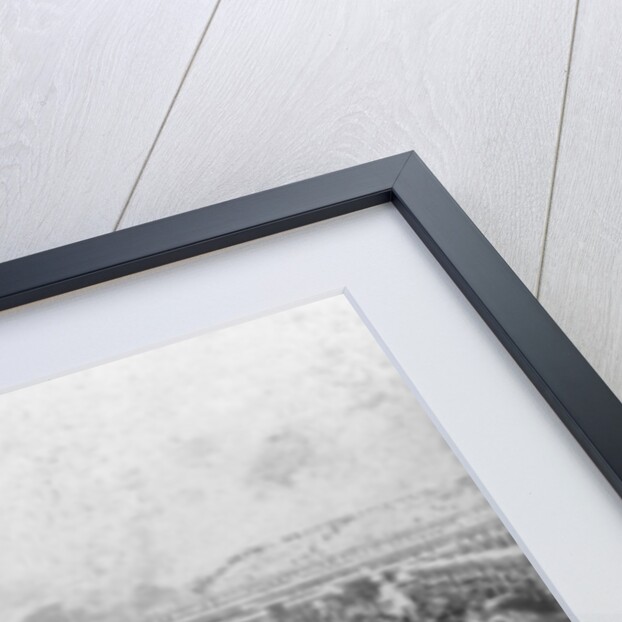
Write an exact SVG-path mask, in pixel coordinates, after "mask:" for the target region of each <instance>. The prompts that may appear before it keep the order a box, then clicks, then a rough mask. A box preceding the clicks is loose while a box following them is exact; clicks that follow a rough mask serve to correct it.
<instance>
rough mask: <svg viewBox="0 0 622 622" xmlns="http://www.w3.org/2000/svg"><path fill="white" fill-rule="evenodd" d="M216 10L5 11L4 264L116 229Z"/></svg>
mask: <svg viewBox="0 0 622 622" xmlns="http://www.w3.org/2000/svg"><path fill="white" fill-rule="evenodd" d="M214 3H215V0H187V1H184V2H183V4H181V5H177V3H173V2H167V1H165V0H157V1H155V2H151V1H148V0H128V1H127V2H98V1H96V0H81V1H80V2H76V1H73V0H66V1H63V0H51V1H47V2H44V1H42V2H35V1H34V0H27V1H24V0H6V1H4V2H2V3H0V261H2V260H7V259H10V258H13V257H16V256H20V255H26V254H28V253H32V252H35V251H39V250H43V249H46V248H50V247H52V246H58V245H61V244H65V243H68V242H72V241H75V240H78V239H80V238H85V237H90V236H93V235H96V234H99V233H105V232H108V231H111V230H112V229H113V228H114V225H115V223H116V220H117V218H118V217H119V215H120V213H121V211H122V209H123V206H124V205H125V202H126V200H127V198H128V196H129V194H130V190H131V188H132V186H133V184H134V181H135V179H136V177H137V175H138V173H139V171H140V168H141V166H142V165H143V162H144V160H145V158H146V156H147V153H148V151H149V148H150V147H151V145H152V143H153V140H154V139H155V136H156V134H157V131H158V128H159V126H160V124H161V123H162V120H163V118H164V116H165V114H166V111H167V109H168V107H169V105H170V103H171V100H172V98H173V96H174V94H175V92H176V90H177V88H178V85H179V83H180V81H181V79H182V77H183V75H184V72H185V70H186V68H187V66H188V63H189V61H190V59H191V57H192V54H193V52H194V50H195V48H196V46H197V44H198V42H199V40H200V38H201V35H202V33H203V30H204V28H205V25H206V24H207V21H208V19H209V17H210V15H211V11H212V10H213V7H214Z"/></svg>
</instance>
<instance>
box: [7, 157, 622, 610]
mask: <svg viewBox="0 0 622 622" xmlns="http://www.w3.org/2000/svg"><path fill="white" fill-rule="evenodd" d="M0 305H1V308H2V309H3V311H2V313H0V343H1V344H2V356H1V357H0V391H1V392H2V395H0V498H1V499H2V503H1V506H0V508H1V509H0V612H1V614H2V619H3V620H6V621H7V622H165V621H166V622H216V621H217V620H218V621H221V620H232V621H234V622H238V621H239V622H241V621H245V622H246V621H251V620H257V621H260V620H265V621H271V622H272V621H281V622H285V621H287V622H289V621H296V622H303V621H304V622H337V621H340V622H351V621H354V620H357V621H358V622H372V621H379V620H385V621H391V620H392V621H395V622H397V621H400V622H404V621H409V622H431V621H435V622H440V621H441V620H442V621H444V622H448V621H455V622H562V621H564V620H568V619H570V620H580V621H581V622H583V621H587V622H592V621H593V622H614V621H616V622H619V620H620V619H622V617H621V616H622V604H621V603H620V599H619V584H620V577H621V576H622V566H621V565H620V559H622V501H621V500H620V494H622V452H620V450H619V448H620V447H621V446H622V405H621V404H620V402H619V401H618V400H617V399H616V398H615V396H614V395H613V393H612V392H611V391H610V390H609V389H608V388H607V386H606V385H605V384H604V383H603V381H602V380H601V379H600V378H599V377H598V375H597V374H596V373H595V372H594V370H593V369H592V368H591V367H590V366H589V364H588V363H587V362H586V361H585V359H584V358H583V357H582V356H581V354H580V353H579V352H578V350H577V349H576V348H575V347H574V346H573V345H572V343H571V342H570V341H569V340H568V339H567V338H566V336H565V335H564V334H563V332H562V331H561V330H560V329H559V327H557V326H556V324H555V323H554V322H553V320H552V319H551V318H550V317H549V316H548V314H547V313H546V312H545V311H544V309H543V308H542V307H541V306H540V305H539V303H538V301H537V300H536V299H535V298H534V297H533V296H532V295H531V294H530V292H529V291H528V290H527V289H526V288H525V287H524V286H523V285H522V283H521V282H520V280H519V279H518V277H516V275H514V273H513V272H512V271H511V270H510V268H509V267H508V266H507V264H505V262H504V261H503V260H502V259H501V257H500V256H499V255H498V254H497V253H496V251H495V250H494V249H493V247H492V246H491V245H490V244H489V243H488V241H487V240H486V239H485V237H484V236H483V235H482V234H481V232H479V231H478V229H477V228H476V227H475V226H474V225H473V223H472V222H471V221H470V220H469V219H468V217H467V216H466V215H465V214H464V212H463V211H462V210H461V209H460V207H459V206H458V205H457V204H456V203H455V202H454V201H453V199H452V198H451V197H450V196H449V195H448V193H447V192H446V191H445V189H444V188H443V187H442V185H441V184H440V183H439V182H438V180H437V179H436V178H435V177H434V176H433V174H432V173H431V172H430V171H429V170H428V169H427V168H426V167H425V165H424V164H423V163H422V162H421V160H420V159H419V158H418V157H417V156H416V154H414V153H412V152H410V153H406V154H400V155H397V156H393V157H390V158H386V159H383V160H379V161H375V162H370V163H368V164H363V165H361V166H357V167H354V168H351V169H346V170H343V171H338V172H335V173H331V174H328V175H324V176H321V177H317V178H313V179H309V180H305V181H302V182H297V183H295V184H291V185H288V186H283V187H280V188H276V189H274V190H269V191H266V192H262V193H259V194H255V195H250V196H247V197H242V198H240V199H235V200H233V201H228V202H226V203H222V204H218V205H214V206H210V207H206V208H202V209H200V210H196V211H192V212H187V213H185V214H181V215H178V216H174V217H171V218H166V219H162V220H159V221H155V222H152V223H148V224H145V225H141V226H138V227H134V228H130V229H126V230H123V231H119V232H116V233H112V234H108V235H105V236H101V237H98V238H93V239H91V240H85V241H83V242H78V243H75V244H71V245H68V246H64V247H61V248H57V249H53V250H50V251H45V252H43V253H39V254H36V255H31V256H28V257H24V258H20V259H16V260H13V261H10V262H7V263H4V264H0Z"/></svg>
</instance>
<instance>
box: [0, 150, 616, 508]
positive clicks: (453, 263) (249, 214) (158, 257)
mask: <svg viewBox="0 0 622 622" xmlns="http://www.w3.org/2000/svg"><path fill="white" fill-rule="evenodd" d="M388 202H391V203H392V204H393V205H394V207H395V208H396V209H397V211H398V212H399V213H400V214H401V216H402V217H403V218H404V220H405V221H406V223H408V225H409V226H410V227H411V228H412V230H413V231H414V232H415V233H416V234H417V236H418V237H419V238H420V239H421V241H422V242H423V243H424V244H425V246H426V248H427V249H428V250H429V251H430V253H431V254H432V255H433V257H434V258H435V259H436V260H437V261H438V263H439V264H440V265H441V266H442V268H443V269H444V271H445V272H446V273H447V274H448V276H449V277H450V278H451V279H452V281H453V282H454V283H455V284H456V285H457V287H458V288H459V289H460V291H461V292H462V294H464V296H465V297H466V299H467V300H468V301H469V303H470V304H471V305H472V306H473V308H474V309H475V310H476V311H477V313H478V314H479V316H480V317H481V318H482V319H483V320H484V322H485V323H486V324H487V326H488V327H489V328H490V330H491V331H492V332H493V333H494V335H495V336H496V337H497V338H498V340H499V341H500V342H501V344H502V345H503V346H504V348H505V349H506V350H507V351H508V352H509V354H510V355H511V356H512V358H513V359H514V361H515V362H516V363H517V364H518V366H519V367H520V368H521V369H522V371H523V372H524V373H525V375H526V376H527V377H528V378H529V380H530V381H531V383H532V384H533V385H534V386H535V387H536V389H537V390H538V391H539V393H540V394H541V395H542V396H543V397H544V399H545V400H546V402H547V403H548V404H549V405H550V407H551V408H552V409H553V411H554V412H555V413H556V414H557V416H558V417H559V418H560V419H561V421H562V422H563V423H564V425H565V426H566V427H567V428H568V430H569V431H570V432H571V434H572V435H573V436H574V438H575V439H576V440H577V441H578V443H579V444H580V445H581V447H582V448H583V449H584V450H585V451H586V453H587V454H588V455H589V456H590V458H591V459H592V461H593V462H594V463H595V464H596V466H597V467H598V468H599V470H600V471H601V473H602V474H603V475H604V476H605V478H606V479H607V480H608V481H609V483H610V484H611V485H612V487H613V488H614V489H615V491H616V492H617V493H618V495H620V496H622V452H620V450H619V448H620V447H621V446H622V403H621V402H620V401H619V400H618V399H617V397H616V396H615V395H614V393H613V392H612V391H611V390H610V389H609V387H608V386H607V385H606V384H605V382H604V381H603V380H602V379H601V378H600V376H599V375H598V374H597V373H596V371H595V370H594V369H593V368H592V367H591V365H590V364H589V363H588V361H587V360H586V359H585V358H584V357H583V355H582V354H581V353H580V352H579V350H578V349H577V348H576V347H575V346H574V345H573V343H572V342H571V341H570V339H569V338H568V337H567V336H566V335H565V334H564V332H563V331H562V330H561V328H560V327H559V326H558V325H557V324H556V323H555V321H554V320H553V319H552V318H551V317H550V315H549V314H548V313H547V312H546V310H545V309H544V308H543V307H542V305H541V304H540V303H539V301H538V300H537V299H536V298H535V297H534V296H533V294H532V293H531V292H530V290H529V289H528V288H527V287H526V286H525V285H524V284H523V283H522V281H521V280H520V279H519V277H518V276H517V275H516V274H515V273H514V272H513V271H512V269H511V268H510V267H509V266H508V264H507V263H506V262H505V261H504V260H503V258H502V257H501V256H500V255H499V253H498V252H497V251H496V250H495V249H494V247H493V246H492V244H491V243H490V242H489V241H488V240H487V239H486V237H485V236H484V235H483V234H482V232H481V231H479V229H478V228H477V227H476V226H475V224H474V223H473V222H472V221H471V220H470V218H469V217H468V216H467V214H466V213H465V212H464V211H463V210H462V209H461V208H460V206H459V205H458V204H457V203H456V201H455V200H454V199H453V198H452V197H451V195H450V194H449V193H448V192H447V190H446V189H445V188H444V187H443V186H442V184H441V183H440V182H439V180H438V179H437V178H436V177H435V176H434V174H433V173H432V172H431V171H430V170H429V169H428V168H427V167H426V165H425V164H424V163H423V162H422V160H421V159H420V158H419V157H418V156H417V154H416V153H415V152H413V151H411V152H407V153H402V154H398V155H395V156H390V157H388V158H383V159H380V160H376V161H372V162H368V163H365V164H361V165H358V166H354V167H351V168H347V169H343V170H340V171H336V172H332V173H328V174H325V175H321V176H318V177H313V178H309V179H306V180H303V181H299V182H295V183H292V184H288V185H285V186H280V187H277V188H274V189H271V190H266V191H263V192H259V193H255V194H251V195H247V196H244V197H240V198H237V199H233V200H229V201H225V202H223V203H218V204H215V205H211V206H208V207H203V208H200V209H196V210H192V211H188V212H185V213H182V214H178V215H175V216H170V217H168V218H163V219H159V220H155V221H152V222H149V223H145V224H142V225H138V226H135V227H130V228H127V229H123V230H120V231H115V232H112V233H108V234H105V235H102V236H98V237H95V238H91V239H87V240H82V241H79V242H75V243H72V244H68V245H65V246H61V247H58V248H54V249H51V250H47V251H43V252H40V253H36V254H33V255H29V256H26V257H21V258H18V259H14V260H11V261H8V262H5V263H2V264H0V311H4V310H7V309H12V308H15V307H18V306H20V305H24V304H28V303H32V302H36V301H38V300H42V299H45V298H49V297H51V296H56V295H60V294H64V293H67V292H71V291H75V290H78V289H81V288H84V287H88V286H90V285H95V284H97V283H102V282H105V281H109V280H112V279H116V278H119V277H123V276H127V275H130V274H135V273H137V272H140V271H143V270H147V269H151V268H155V267H158V266H163V265H165V264H170V263H173V262H176V261H180V260H183V259H187V258H190V257H194V256H197V255H202V254H205V253H209V252H212V251H215V250H220V249H224V248H228V247H231V246H235V245H237V244H241V243H244V242H249V241H252V240H256V239H259V238H262V237H266V236H269V235H272V234H275V233H281V232H285V231H288V230H291V229H294V228H297V227H300V226H304V225H308V224H312V223H316V222H319V221H322V220H326V219H330V218H333V217H336V216H341V215H344V214H348V213H352V212H355V211H358V210H361V209H365V208H368V207H372V206H375V205H380V204H383V203H388ZM413 321H416V320H413ZM473 356H477V353H476V352H474V353H473Z"/></svg>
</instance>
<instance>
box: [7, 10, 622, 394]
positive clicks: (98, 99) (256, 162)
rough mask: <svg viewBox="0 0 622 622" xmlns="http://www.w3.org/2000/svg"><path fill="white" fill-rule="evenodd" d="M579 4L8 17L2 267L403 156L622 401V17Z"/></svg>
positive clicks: (23, 13) (17, 13) (19, 13)
mask: <svg viewBox="0 0 622 622" xmlns="http://www.w3.org/2000/svg"><path fill="white" fill-rule="evenodd" d="M577 6H578V0H551V1H550V2H546V3H544V2H539V1H536V0H530V1H527V2H520V3H518V2H511V1H510V0H502V1H497V0H487V1H478V2H475V1H472V2H470V1H465V2H454V1H451V0H440V1H436V0H434V1H433V0H426V1H422V2H418V3H413V2H410V1H408V0H394V1H392V2H390V3H388V2H383V1H381V0H364V2H361V1H360V0H358V1H355V0H343V1H342V2H339V3H335V2H332V1H328V0H318V1H317V2H312V3H311V2H306V1H303V0H292V1H290V2H287V3H282V2H278V0H258V1H257V2H252V3H249V2H244V1H243V0H220V1H219V0H189V1H188V2H184V3H182V4H178V3H172V2H166V1H165V0H158V1H157V2H151V3H150V2H146V1H145V0H130V1H128V2H125V3H123V4H119V3H117V4H115V3H96V2H92V1H91V0H85V1H84V2H81V3H71V2H61V1H60V0H53V1H50V2H47V3H40V4H39V3H31V2H28V3H25V2H21V1H18V0H12V1H9V2H5V3H3V4H2V5H0V260H5V259H9V258H12V257H16V256H20V255H24V254H28V253H31V252H35V251H38V250H42V249H45V248H49V247H52V246H57V245H60V244H64V243H67V242H70V241H73V240H77V239H81V238H86V237H90V236H92V235H96V234H99V233H104V232H107V231H111V230H113V229H114V228H116V227H127V226H131V225H133V224H137V223H140V222H144V221H147V220H151V219H154V218H159V217H161V216H164V215H167V214H172V213H176V212H180V211H184V210H188V209H193V208H195V207H199V206H201V205H205V204H209V203H212V202H215V201H220V200H224V199H227V198H231V197H234V196H239V195H242V194H246V193H248V192H253V191H257V190H261V189H264V188H268V187H271V186H274V185H278V184H282V183H286V182H289V181H294V180H296V179H300V178H304V177H307V176H310V175H316V174H321V173H323V172H326V171H329V170H333V169H337V168H340V167H344V166H349V165H354V164H357V163H360V162H364V161H367V160H370V159H372V158H378V157H382V156H385V155H389V154H392V153H396V152H399V151H402V150H408V149H415V150H417V151H418V152H419V154H420V155H421V156H422V157H423V158H424V159H425V160H426V162H427V163H428V164H429V165H430V167H431V168H432V170H433V171H434V172H435V173H436V174H437V176H438V177H439V178H440V179H441V181H442V182H443V183H444V184H445V185H446V186H447V188H448V189H449V191H450V192H451V193H452V194H453V195H454V196H455V198H456V199H457V200H458V202H459V203H460V204H461V205H462V206H463V207H464V209H465V210H466V211H467V212H468V213H469V214H470V215H471V217H472V218H473V219H474V220H475V222H476V223H477V224H478V225H479V226H480V227H481V228H482V229H483V231H484V232H485V233H486V234H487V235H488V236H489V237H490V239H491V241H492V242H493V243H494V244H495V245H496V246H497V248H498V249H499V250H500V252H501V253H502V254H503V255H504V257H505V258H506V259H507V260H508V262H509V263H510V264H511V265H512V267H513V268H514V269H515V270H516V271H517V272H518V274H519V276H521V278H522V279H523V280H524V282H525V283H526V284H527V285H528V286H529V287H530V288H532V290H533V291H534V292H536V293H539V295H540V298H541V300H542V301H543V303H544V304H545V306H546V307H547V309H549V310H550V312H551V313H552V314H553V316H554V317H555V319H556V320H557V321H558V322H559V323H560V324H561V326H562V328H564V329H565V330H566V331H567V332H568V333H569V335H570V336H571V338H573V340H574V341H575V342H576V343H577V345H578V346H579V347H580V348H581V350H582V351H583V352H584V353H585V354H586V356H587V357H588V358H589V360H590V361H591V362H592V363H593V364H594V366H595V367H596V369H597V370H598V371H599V372H600V373H601V374H602V375H603V377H604V378H605V380H606V381H607V382H609V384H610V385H611V386H612V388H613V389H614V390H615V391H616V392H617V393H618V395H619V396H621V397H622V354H621V352H622V287H620V283H621V280H622V279H621V276H622V216H621V214H622V210H621V209H620V208H619V206H618V203H619V201H620V200H619V199H618V196H619V192H620V190H622V188H621V187H620V184H621V183H622V182H620V178H621V176H620V174H619V171H618V167H619V166H620V161H621V154H622V148H621V147H620V143H622V130H620V125H619V123H618V114H617V111H618V110H619V108H620V104H621V103H622V88H621V82H620V75H622V72H621V71H620V68H621V66H622V54H621V52H620V46H619V45H617V40H618V36H617V35H618V33H619V31H620V29H621V26H622V6H621V5H620V4H619V3H617V2H615V0H603V2H600V3H588V2H582V3H581V5H580V6H579V7H578V8H579V10H578V13H577V14H576V17H577V22H576V36H575V37H574V45H573V24H574V19H575V11H576V8H577ZM214 11H215V12H214ZM212 17H213V19H212ZM571 50H572V55H571V54H570V53H571ZM568 69H569V70H570V72H569V76H570V77H569V82H568V89H567V91H566V78H567V72H568ZM562 111H563V114H562ZM558 140H559V143H558ZM549 208H550V209H549Z"/></svg>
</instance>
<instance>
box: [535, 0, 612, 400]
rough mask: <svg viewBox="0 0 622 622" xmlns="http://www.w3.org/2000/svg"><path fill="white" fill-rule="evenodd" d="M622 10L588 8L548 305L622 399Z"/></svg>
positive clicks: (577, 55)
mask: <svg viewBox="0 0 622 622" xmlns="http://www.w3.org/2000/svg"><path fill="white" fill-rule="evenodd" d="M621 32H622V4H620V3H619V2H616V1H615V0H608V1H606V2H605V1H603V2H581V5H580V10H579V15H578V20H577V32H576V37H575V45H574V51H573V57H572V64H571V70H570V79H569V84H568V98H567V103H566V111H565V115H564V126H563V131H562V138H561V148H560V153H559V161H558V166H557V175H556V181H555V192H554V195H553V203H552V207H551V220H550V226H549V235H548V240H547V244H546V255H545V257H544V270H543V275H542V286H541V299H542V301H543V304H544V306H545V307H546V308H547V310H548V311H549V312H550V313H551V314H552V315H553V317H554V318H555V320H556V321H557V322H558V323H559V324H560V326H561V327H562V328H563V329H564V330H565V331H566V332H567V333H568V335H569V336H570V337H571V339H572V340H573V341H574V342H575V344H576V345H577V347H579V349H580V350H581V351H582V352H583V353H584V354H585V356H586V357H587V358H588V360H589V361H590V362H591V363H592V365H593V366H594V367H595V368H596V369H597V370H598V372H599V373H600V374H601V375H602V377H603V378H604V380H605V381H606V382H607V383H608V384H609V386H610V387H611V388H612V389H613V390H614V392H616V393H617V395H618V397H620V398H622V125H621V124H620V110H621V109H622V47H621V46H620V33H621Z"/></svg>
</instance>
